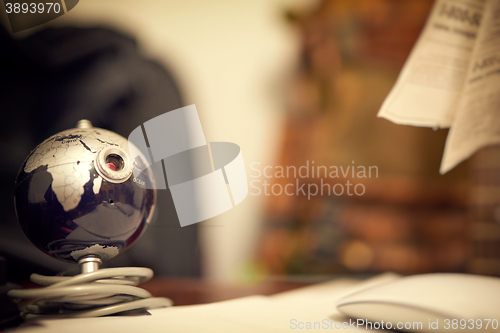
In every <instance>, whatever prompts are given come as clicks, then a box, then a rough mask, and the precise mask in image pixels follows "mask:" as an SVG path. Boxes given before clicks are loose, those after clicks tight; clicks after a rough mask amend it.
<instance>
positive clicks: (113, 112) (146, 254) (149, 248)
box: [0, 27, 200, 278]
mask: <svg viewBox="0 0 500 333" xmlns="http://www.w3.org/2000/svg"><path fill="white" fill-rule="evenodd" d="M182 106H183V104H182V99H181V94H180V91H179V88H178V86H177V84H176V83H175V81H174V79H173V77H172V75H171V74H170V73H169V72H168V71H167V70H166V69H165V67H164V66H161V65H160V64H159V63H157V62H154V61H151V60H149V59H146V58H145V57H143V56H142V55H141V54H140V52H139V51H138V48H137V44H136V42H135V40H134V39H133V38H131V37H129V36H125V35H123V34H121V33H119V32H116V31H113V30H110V29H105V28H91V29H84V28H69V27H66V28H49V29H46V30H43V31H40V32H38V33H36V34H34V35H32V36H30V37H28V38H26V39H23V40H15V39H12V38H11V37H10V35H9V34H8V33H7V32H6V31H4V30H0V110H1V115H2V118H1V121H0V126H1V128H0V156H1V157H2V161H1V163H0V219H1V220H0V254H2V255H4V256H6V257H7V260H8V263H9V267H10V269H9V273H10V274H9V275H11V276H13V277H14V278H17V277H23V276H25V274H27V273H32V272H35V271H37V272H41V273H52V272H55V271H58V270H62V269H67V268H68V267H69V266H68V264H65V263H62V262H58V261H57V260H55V259H52V258H50V257H48V256H47V255H45V254H43V253H42V252H40V251H39V250H38V249H36V248H35V247H34V246H32V245H31V243H29V241H28V240H27V238H26V237H25V236H24V234H23V233H22V230H21V229H20V227H19V226H18V224H17V221H16V218H15V212H14V206H13V202H12V190H13V185H14V180H15V177H16V174H17V172H18V169H19V167H20V166H21V164H22V162H23V160H24V159H25V158H26V156H28V154H29V152H30V151H31V150H32V149H34V148H35V147H36V146H37V145H38V144H39V143H41V142H42V141H43V140H45V139H46V138H48V137H49V136H51V135H53V134H55V133H57V132H59V131H62V130H65V129H68V128H72V127H75V125H76V123H77V121H78V120H80V119H82V118H85V119H89V120H91V121H92V123H93V125H94V126H95V127H102V128H106V129H109V130H112V131H115V132H117V133H119V134H121V135H123V136H124V137H127V136H128V134H129V133H130V132H131V131H132V130H133V129H134V128H136V127H137V126H138V125H140V124H142V123H143V122H145V121H147V120H149V119H151V118H153V117H155V116H157V115H160V114H163V113H164V112H167V111H170V110H174V109H176V108H179V107H182ZM197 238H198V236H197V227H196V225H194V226H191V227H185V228H181V227H180V226H179V222H178V220H177V215H176V212H175V208H174V205H173V201H172V198H171V196H170V193H169V191H168V190H166V191H165V190H160V191H159V193H158V209H157V212H156V214H155V218H154V220H153V222H152V225H151V226H150V227H149V229H148V230H147V231H146V233H145V234H144V235H143V237H142V238H141V239H140V240H139V241H138V242H137V244H136V245H134V246H133V247H132V249H130V250H129V251H127V252H126V253H125V254H124V255H122V256H120V257H118V258H116V259H113V260H111V261H110V262H109V263H108V265H111V266H113V265H120V266H148V267H151V268H153V269H154V270H155V273H156V274H157V275H175V276H197V275H199V274H200V264H199V262H200V258H199V251H198V241H197Z"/></svg>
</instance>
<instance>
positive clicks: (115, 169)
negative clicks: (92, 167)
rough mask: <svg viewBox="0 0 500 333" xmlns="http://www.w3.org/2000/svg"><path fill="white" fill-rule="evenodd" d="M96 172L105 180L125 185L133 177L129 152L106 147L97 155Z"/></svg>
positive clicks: (118, 148)
mask: <svg viewBox="0 0 500 333" xmlns="http://www.w3.org/2000/svg"><path fill="white" fill-rule="evenodd" d="M96 162H97V163H96V166H97V167H96V170H97V172H98V173H99V175H100V176H101V177H102V178H104V179H105V180H107V181H109V182H112V183H123V182H125V181H127V180H128V179H129V178H130V176H131V175H132V165H131V163H130V158H129V156H128V154H127V152H126V151H125V150H123V149H121V148H120V147H114V146H113V147H105V148H102V149H101V150H100V151H99V152H98V153H97V159H96Z"/></svg>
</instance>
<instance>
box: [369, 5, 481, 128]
mask: <svg viewBox="0 0 500 333" xmlns="http://www.w3.org/2000/svg"><path fill="white" fill-rule="evenodd" d="M484 5H485V0H437V1H436V2H435V4H434V7H433V9H432V11H431V14H430V16H429V18H428V20H427V23H426V25H425V28H424V30H423V31H422V33H421V35H420V37H419V39H418V41H417V43H416V45H415V47H414V48H413V50H412V52H411V54H410V56H409V58H408V60H407V62H406V64H405V66H404V67H403V70H402V72H401V74H400V75H399V78H398V80H397V82H396V84H395V86H394V87H393V89H392V91H391V93H390V94H389V96H388V97H387V98H386V99H385V101H384V103H383V104H382V107H381V109H380V111H379V113H378V116H379V117H383V118H386V119H388V120H390V121H392V122H394V123H396V124H404V125H414V126H428V127H434V128H436V127H449V126H450V125H451V122H452V119H453V117H454V114H455V112H454V111H455V109H456V107H457V100H458V99H459V96H460V92H461V90H462V86H463V84H464V82H465V77H466V74H467V69H468V67H469V61H470V57H471V55H472V50H473V47H474V43H475V41H476V36H477V33H478V30H479V26H480V23H481V17H482V15H483V9H484Z"/></svg>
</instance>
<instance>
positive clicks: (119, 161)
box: [106, 154, 125, 171]
mask: <svg viewBox="0 0 500 333" xmlns="http://www.w3.org/2000/svg"><path fill="white" fill-rule="evenodd" d="M124 164H125V163H124V162H123V158H122V157H121V156H120V155H117V154H109V155H108V156H106V165H107V167H108V168H109V169H111V170H113V171H120V170H122V169H123V166H124Z"/></svg>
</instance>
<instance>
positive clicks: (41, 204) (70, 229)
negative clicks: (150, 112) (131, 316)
mask: <svg viewBox="0 0 500 333" xmlns="http://www.w3.org/2000/svg"><path fill="white" fill-rule="evenodd" d="M145 162H146V159H145V157H144V155H143V154H142V153H141V152H140V151H139V150H138V149H137V148H136V147H135V146H134V145H133V144H131V143H130V142H128V140H127V139H125V138H124V137H122V136H120V135H118V134H116V133H113V132H111V131H108V130H105V129H101V128H94V127H92V124H91V123H90V122H89V121H88V120H81V121H80V122H79V123H78V125H77V128H74V129H69V130H66V131H63V132H60V133H57V134H55V135H53V136H51V137H50V138H48V139H47V140H45V141H44V142H42V143H41V144H40V145H38V146H37V147H36V148H35V149H34V150H33V151H32V152H31V154H30V155H29V156H28V157H27V158H26V160H25V162H24V163H23V165H22V166H21V169H20V171H19V174H18V176H17V179H16V184H15V190H14V200H15V208H16V212H17V217H18V220H19V223H20V224H21V226H22V228H23V230H24V232H25V233H26V235H27V236H28V238H29V239H30V240H31V241H32V242H33V244H35V245H36V246H37V247H38V248H39V249H40V250H42V251H43V252H45V253H47V254H48V255H50V256H52V257H54V258H57V259H60V260H63V261H68V262H77V263H79V264H80V266H81V271H82V274H81V275H85V276H86V277H84V279H83V280H82V278H81V277H76V278H75V277H73V278H70V280H65V281H64V282H61V279H57V278H54V279H53V280H52V281H50V282H47V281H49V280H50V278H48V277H42V278H40V276H39V275H36V274H34V275H33V276H32V280H33V281H35V282H37V283H41V284H54V283H56V285H52V286H51V287H50V289H51V290H52V291H54V290H57V287H58V286H57V284H58V283H59V284H60V283H62V285H61V287H63V286H64V287H66V286H68V285H76V284H81V283H82V282H84V283H88V282H92V281H98V282H99V281H101V282H102V279H103V278H111V279H114V280H116V277H127V276H128V277H133V276H135V277H133V278H132V279H130V281H133V283H129V282H127V283H126V284H137V283H138V282H139V281H141V280H145V279H149V278H151V277H152V275H153V273H152V271H151V270H150V269H145V268H140V269H138V268H124V269H121V268H113V269H103V270H98V269H99V266H100V264H101V263H102V261H105V260H108V259H111V258H113V257H115V256H117V255H118V254H120V253H122V252H124V251H125V250H126V249H128V248H129V247H130V246H131V245H132V244H133V243H134V242H135V241H136V240H137V239H138V238H139V237H140V236H141V235H142V233H143V232H144V231H145V230H146V227H147V225H148V224H149V222H150V220H151V218H152V215H153V211H154V207H155V201H156V191H155V190H154V188H155V186H154V177H153V176H152V173H151V172H150V171H149V170H148V169H146V171H144V172H142V173H141V172H140V170H144V169H145V168H144V165H145V164H144V163H145ZM137 184H141V186H139V185H137ZM120 270H121V271H120ZM92 274H93V275H92ZM71 279H72V280H71ZM71 281H73V282H71ZM108 282H109V281H108ZM122 284H123V283H122ZM94 285H95V283H94ZM103 286H104V287H106V288H107V289H104V290H102V292H105V293H107V295H108V297H107V299H108V302H103V301H102V299H100V298H102V297H101V296H97V298H98V299H97V300H92V297H90V299H89V296H88V295H89V291H88V290H87V291H86V293H85V292H83V291H76V289H75V290H72V291H71V292H69V294H71V295H69V294H68V291H67V290H66V294H64V292H63V291H61V292H62V293H63V294H64V295H65V297H63V300H64V301H61V304H62V305H63V304H68V303H71V300H68V299H69V298H74V300H75V303H76V304H77V305H78V306H77V308H78V309H79V310H80V311H78V312H76V313H79V315H78V316H81V313H85V316H94V315H105V314H109V313H113V312H119V311H116V309H115V308H116V304H118V303H124V302H125V301H137V298H149V297H150V296H151V295H149V293H147V292H146V291H144V290H142V291H143V292H144V293H143V294H141V295H136V294H134V293H136V292H137V291H131V293H132V294H131V295H130V297H129V299H128V300H124V298H123V295H124V294H127V292H125V291H123V290H122V291H121V292H120V293H119V294H120V296H119V297H118V296H117V297H118V298H115V299H113V297H111V298H110V297H109V293H110V290H111V289H112V288H111V289H110V287H108V286H109V284H107V285H103ZM98 287H101V286H98ZM121 287H129V286H121ZM135 289H138V288H135ZM139 290H141V289H139ZM23 293H24V294H23ZM35 293H36V291H35ZM111 293H112V292H111ZM45 294H46V293H45ZM45 294H44V295H45ZM93 294H94V295H93V297H96V295H98V294H99V291H96V290H93ZM117 294H118V292H117ZM33 295H34V294H33V293H31V294H30V291H12V292H11V293H10V296H12V297H14V298H18V299H25V300H26V299H31V301H30V302H29V303H30V306H23V309H24V310H23V309H22V310H21V311H24V314H25V315H26V314H29V313H31V314H32V316H31V317H34V318H36V317H37V316H38V315H37V313H38V312H47V308H46V307H45V306H44V305H43V304H45V303H47V302H46V301H47V300H49V301H50V303H51V304H53V303H54V301H56V299H57V297H59V298H60V296H61V295H60V294H58V293H57V292H56V293H55V294H54V295H56V296H54V297H55V298H54V297H52V298H53V299H51V297H48V299H47V296H43V297H42V298H38V296H36V295H35V296H33ZM85 295H87V296H85ZM49 296H50V295H49ZM82 299H83V301H82ZM109 300H110V301H109ZM159 300H160V301H161V300H163V303H162V304H161V305H158V304H157V306H165V305H168V304H170V303H169V302H168V304H167V303H165V301H166V299H156V303H158V301H159ZM93 301H95V302H94V303H95V304H94V303H93ZM82 302H83V303H82ZM42 303H43V304H42ZM104 303H106V304H107V305H113V306H112V308H113V309H111V310H109V311H103V310H102V308H100V309H99V310H96V309H95V306H102V304H104ZM160 303H161V302H160ZM37 304H38V305H40V306H39V307H38V308H37V306H34V305H37ZM84 305H87V306H88V307H90V308H86V307H85V306H84ZM140 305H141V304H139V305H138V306H139V307H141V306H140ZM150 306H152V305H151V304H149V305H147V307H150ZM82 308H83V309H84V310H83V312H82V311H81V309H82ZM33 309H35V310H33ZM123 309H125V308H121V309H120V311H124V310H123ZM126 309H128V310H130V305H127V307H126ZM96 311H97V312H96ZM56 312H58V314H60V313H59V312H61V311H60V309H58V310H57V311H56ZM62 312H63V313H65V314H66V315H65V316H73V315H74V314H75V312H74V311H69V312H68V311H62ZM33 313H34V315H33ZM89 313H90V315H89ZM25 317H26V318H27V319H30V317H29V316H27V315H26V316H25Z"/></svg>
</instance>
